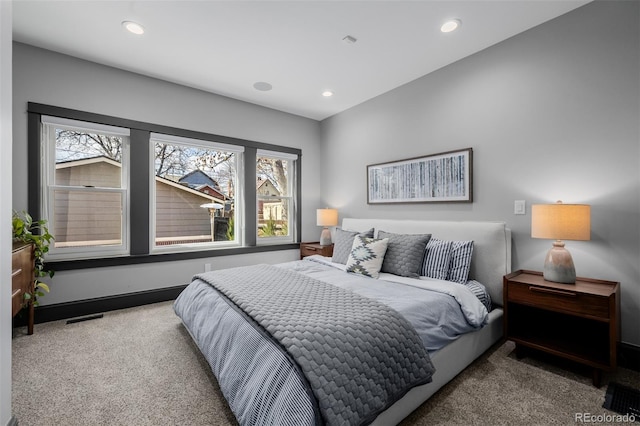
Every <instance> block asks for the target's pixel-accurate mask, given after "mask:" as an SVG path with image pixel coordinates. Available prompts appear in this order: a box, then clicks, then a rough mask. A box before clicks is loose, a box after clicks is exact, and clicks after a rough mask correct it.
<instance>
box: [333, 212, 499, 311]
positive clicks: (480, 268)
mask: <svg viewBox="0 0 640 426" xmlns="http://www.w3.org/2000/svg"><path fill="white" fill-rule="evenodd" d="M371 228H374V229H375V235H378V231H379V230H383V231H386V232H393V233H398V234H431V235H432V236H433V237H435V238H438V239H441V240H456V241H460V240H473V257H472V259H471V271H470V273H469V278H472V279H475V280H478V281H480V282H481V283H482V284H484V285H485V286H486V287H487V290H488V291H489V294H490V295H491V299H492V301H493V303H494V304H496V305H502V277H503V276H504V275H505V274H508V273H510V272H511V230H510V229H508V228H507V227H506V224H505V223H504V222H480V221H478V222H472V221H461V222H458V221H439V220H394V219H355V218H344V219H343V220H342V229H344V230H349V231H359V232H362V231H367V230H368V229H371Z"/></svg>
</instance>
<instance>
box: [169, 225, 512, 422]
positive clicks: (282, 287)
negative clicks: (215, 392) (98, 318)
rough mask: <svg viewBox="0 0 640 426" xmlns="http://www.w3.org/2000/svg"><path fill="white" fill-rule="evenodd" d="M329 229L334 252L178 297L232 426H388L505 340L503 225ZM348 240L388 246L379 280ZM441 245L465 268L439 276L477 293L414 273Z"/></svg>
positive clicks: (200, 278) (198, 282)
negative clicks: (464, 256) (465, 260)
mask: <svg viewBox="0 0 640 426" xmlns="http://www.w3.org/2000/svg"><path fill="white" fill-rule="evenodd" d="M338 232H339V233H340V235H339V237H340V238H339V241H338V240H335V242H336V246H335V249H334V256H333V258H323V257H322V256H311V257H309V258H305V259H304V260H300V261H294V262H286V263H283V264H279V265H255V266H249V267H242V268H231V269H228V270H221V271H213V272H209V273H205V274H199V275H197V276H195V277H194V279H193V281H192V283H191V284H190V285H189V286H187V288H186V289H185V290H184V291H183V292H182V293H181V295H180V296H179V297H178V299H176V302H175V304H174V309H175V311H176V314H177V315H178V316H180V318H181V320H182V322H183V324H184V326H185V328H186V329H187V330H188V332H189V333H190V335H191V336H192V338H193V340H194V341H195V343H196V345H197V346H198V347H199V349H200V351H201V352H202V354H203V355H204V357H205V358H206V359H207V361H208V363H209V365H210V366H211V369H212V371H213V372H214V374H215V376H216V377H217V379H218V382H219V384H220V388H221V390H222V393H223V395H224V396H225V398H226V399H227V401H228V402H229V406H230V408H231V410H232V411H233V412H234V415H235V416H236V418H237V419H238V421H239V423H240V424H243V425H245V424H247V425H250V424H255V425H259V424H283V425H303V424H309V425H312V424H374V425H393V424H397V423H399V422H400V421H401V420H402V419H403V418H405V417H406V416H407V415H408V414H410V413H411V412H412V411H413V410H415V409H416V408H417V407H418V406H420V405H421V404H422V403H423V402H424V401H426V400H427V399H428V398H429V397H430V396H431V395H433V394H434V393H435V392H436V391H437V390H438V389H440V388H441V387H442V386H443V385H444V384H446V383H447V382H449V381H450V380H451V379H453V378H454V377H455V376H456V375H457V374H458V373H460V372H461V371H462V370H463V369H464V368H465V367H466V366H468V365H469V364H470V363H471V362H473V360H475V359H476V358H477V357H478V356H480V355H481V354H482V353H484V352H485V351H486V350H487V349H488V348H489V347H491V346H492V345H493V344H494V343H495V342H496V341H498V340H499V339H500V338H501V337H502V309H501V307H500V305H501V303H502V277H503V276H504V275H505V274H507V273H509V272H510V267H511V266H510V265H511V236H510V231H509V229H507V228H506V226H505V224H504V223H503V222H455V221H418V220H391V219H355V218H345V219H343V222H342V227H341V229H340V230H339V231H336V233H338ZM345 235H351V236H352V237H353V238H352V240H353V241H355V242H356V243H358V244H361V245H364V246H363V247H365V248H366V249H367V250H369V248H371V250H373V251H375V250H376V249H377V248H380V247H382V246H384V247H385V250H386V252H385V251H384V250H382V251H381V253H382V254H381V256H382V259H379V262H378V263H382V266H381V269H379V270H378V271H377V272H376V276H375V278H371V277H368V276H366V275H367V271H368V269H367V268H369V267H370V265H369V263H367V262H369V260H367V261H366V262H364V261H363V262H362V264H361V263H360V261H359V260H358V256H357V254H356V253H355V252H353V250H355V249H356V246H357V245H358V244H355V243H354V244H353V250H352V252H349V250H347V252H349V253H344V251H345V250H344V248H345V247H347V245H348V244H347V243H348V242H349V240H348V238H347V239H346V240H345V238H346V237H344V236H345ZM425 235H429V237H426V238H424V236H425ZM336 237H338V235H337V234H336ZM429 242H430V243H429ZM463 242H465V244H462V243H463ZM469 242H472V243H471V244H469ZM445 243H446V244H449V245H450V246H447V247H449V248H451V247H456V244H458V243H460V244H458V247H459V248H462V247H463V246H465V247H469V246H470V247H471V249H470V250H469V253H468V256H469V258H470V264H467V265H466V267H467V270H466V272H467V273H468V276H466V275H465V276H464V278H460V277H457V276H455V277H454V276H453V275H451V274H452V270H451V269H450V270H449V276H447V278H450V279H452V280H454V279H455V280H458V281H459V280H460V279H463V281H464V282H465V283H471V282H474V283H480V284H481V285H480V286H479V287H482V289H483V291H484V295H482V296H481V295H479V294H477V292H476V291H475V290H477V289H478V287H474V288H471V287H467V285H466V284H465V285H463V284H462V282H458V283H455V282H451V281H448V280H447V279H442V278H443V276H440V275H437V276H436V278H429V277H420V276H419V275H421V274H425V273H427V272H425V271H427V270H426V269H425V268H426V266H425V265H427V263H428V262H427V253H432V254H433V253H435V252H436V251H437V250H436V249H435V248H434V247H441V246H442V245H443V244H444V245H446V244H445ZM420 244H423V245H422V246H421V245H420ZM425 244H431V245H426V247H425ZM451 244H453V245H452V246H451ZM376 247H377V248H376ZM419 247H422V252H421V253H420V256H419V257H420V263H421V267H420V268H419V269H418V271H415V273H414V272H413V271H414V269H415V261H414V260H411V259H412V258H415V257H416V256H417V255H416V252H417V250H418V248H419ZM429 247H431V249H429ZM359 248H360V249H362V247H359ZM425 249H426V251H425ZM341 250H342V251H341ZM371 250H370V251H371ZM438 250H439V249H438ZM367 253H369V252H367ZM458 253H461V251H460V250H458ZM345 256H348V258H347V261H346V262H344V260H345ZM367 256H368V255H367ZM385 256H386V257H385ZM452 256H453V255H452ZM370 257H373V258H374V261H373V262H374V263H375V262H376V260H375V258H376V256H375V255H374V256H369V257H366V259H369V258H370ZM452 258H453V257H452ZM432 259H434V258H433V257H432ZM383 262H384V263H383ZM447 262H448V264H449V265H450V266H451V265H452V264H453V261H452V260H447ZM440 263H441V262H440ZM431 266H433V265H431ZM359 269H362V271H359ZM347 270H348V271H350V272H347ZM374 270H375V267H374ZM374 272H375V271H374ZM431 272H432V270H431V269H429V270H428V274H429V275H431ZM441 272H442V271H438V273H441ZM378 273H379V275H378ZM452 277H454V278H452ZM488 300H491V301H492V302H493V303H492V304H490V305H489V304H488ZM345 306H348V307H347V308H345ZM436 306H449V308H447V310H446V313H438V312H436V311H435V309H436V308H435V307H436ZM454 311H455V312H454ZM427 312H428V314H427ZM301 318H302V320H301ZM353 318H356V319H355V320H354V321H355V322H356V323H357V324H351V323H350V321H352V319H353ZM363 318H364V319H363ZM299 320H300V321H307V320H308V321H309V322H310V323H309V324H306V323H305V324H302V323H298V321H299Z"/></svg>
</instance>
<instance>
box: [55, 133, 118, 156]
mask: <svg viewBox="0 0 640 426" xmlns="http://www.w3.org/2000/svg"><path fill="white" fill-rule="evenodd" d="M56 153H57V154H60V153H64V154H65V158H60V159H59V160H61V161H67V160H75V159H80V158H89V157H97V156H105V157H107V158H110V159H112V160H115V161H118V162H120V161H122V138H121V137H119V136H110V135H101V134H97V133H86V132H77V131H74V130H58V134H57V135H56Z"/></svg>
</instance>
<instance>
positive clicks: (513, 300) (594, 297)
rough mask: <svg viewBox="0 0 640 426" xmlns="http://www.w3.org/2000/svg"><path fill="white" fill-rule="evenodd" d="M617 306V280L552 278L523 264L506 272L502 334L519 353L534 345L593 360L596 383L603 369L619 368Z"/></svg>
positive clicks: (585, 361) (587, 361)
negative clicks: (572, 281)
mask: <svg viewBox="0 0 640 426" xmlns="http://www.w3.org/2000/svg"><path fill="white" fill-rule="evenodd" d="M619 307H620V284H619V283H617V282H613V281H602V280H594V279H589V278H578V279H577V280H576V283H575V284H562V283H554V282H551V281H545V279H544V278H543V277H542V273H541V272H533V271H522V270H521V271H516V272H514V273H512V274H509V275H505V277H504V335H505V338H507V339H509V340H513V341H514V342H515V343H516V354H518V355H519V356H520V355H522V347H524V348H532V349H537V350H539V351H543V352H547V353H550V354H553V355H556V356H559V357H562V358H566V359H569V360H572V361H575V362H578V363H581V364H584V365H587V366H590V367H592V368H593V384H594V385H595V386H597V387H599V386H600V379H601V376H602V371H603V370H605V371H611V370H613V369H615V368H616V345H617V342H618V333H619V325H620V321H619V318H620V308H619Z"/></svg>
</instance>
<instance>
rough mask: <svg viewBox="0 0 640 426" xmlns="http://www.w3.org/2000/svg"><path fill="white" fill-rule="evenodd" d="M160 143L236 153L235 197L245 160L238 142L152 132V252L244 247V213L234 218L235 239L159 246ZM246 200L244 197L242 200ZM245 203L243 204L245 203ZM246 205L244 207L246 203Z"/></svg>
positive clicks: (150, 192)
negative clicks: (157, 152)
mask: <svg viewBox="0 0 640 426" xmlns="http://www.w3.org/2000/svg"><path fill="white" fill-rule="evenodd" d="M157 142H160V143H166V144H175V145H182V146H189V147H195V148H203V149H208V150H210V149H214V150H221V151H222V150H224V151H228V152H233V153H234V154H235V155H236V158H235V163H236V164H235V167H236V175H235V177H234V187H235V188H236V189H237V190H236V198H238V194H242V190H241V188H240V186H242V185H241V183H240V180H239V179H238V175H239V174H240V172H241V171H242V163H243V161H244V158H243V153H244V147H238V145H230V144H223V143H219V142H212V141H205V140H202V139H193V138H186V137H182V136H173V135H167V134H162V133H151V134H150V136H149V144H150V147H149V161H150V162H151V164H150V169H151V170H152V173H149V195H150V199H149V207H150V208H149V252H150V253H151V254H157V253H179V252H187V251H201V250H209V249H210V250H215V249H218V248H232V247H241V246H242V228H243V226H242V225H243V224H242V215H240V214H236V215H235V216H236V218H235V219H234V223H235V226H237V231H236V232H234V240H233V241H214V242H202V243H185V244H173V245H169V246H159V245H157V244H156V208H155V206H156V191H155V189H156V185H155V177H156V174H155V144H156V143H157ZM242 201H243V200H242ZM242 204H243V203H242ZM243 208H244V206H243Z"/></svg>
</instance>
